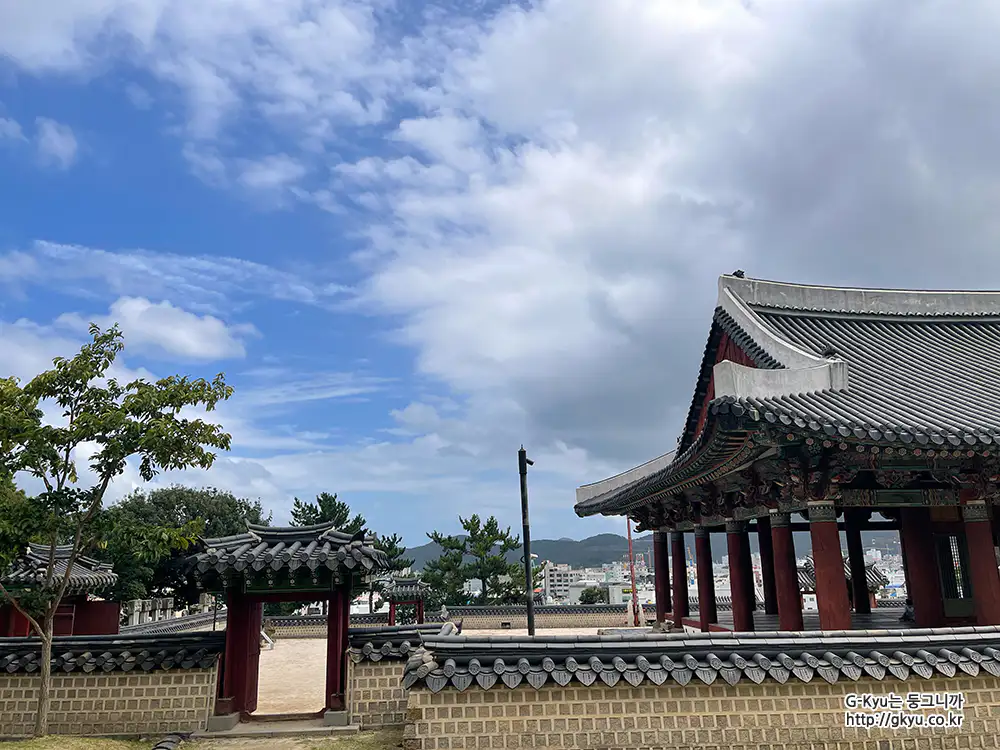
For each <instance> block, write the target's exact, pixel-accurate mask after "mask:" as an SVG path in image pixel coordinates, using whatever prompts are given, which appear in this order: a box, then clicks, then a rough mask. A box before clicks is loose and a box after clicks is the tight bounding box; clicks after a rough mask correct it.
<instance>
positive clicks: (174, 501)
mask: <svg viewBox="0 0 1000 750" xmlns="http://www.w3.org/2000/svg"><path fill="white" fill-rule="evenodd" d="M106 515H107V517H108V524H109V526H110V527H111V528H123V529H127V528H130V527H135V526H139V527H142V526H145V527H152V528H161V529H166V528H181V527H191V528H196V529H197V532H196V533H197V535H200V536H205V537H219V536H230V535H232V534H239V533H242V532H244V531H246V529H247V524H248V523H253V524H264V525H266V524H269V523H270V522H271V515H270V514H269V513H268V514H265V512H264V509H263V507H262V506H261V503H260V501H259V500H249V499H245V498H240V497H236V496H235V495H234V494H233V493H232V492H226V491H223V490H218V489H215V488H210V487H209V488H201V489H196V488H193V487H182V486H178V485H174V486H171V487H164V488H160V489H155V490H151V491H148V492H146V491H143V490H136V491H134V492H132V493H131V494H130V495H128V496H126V497H125V498H123V499H122V500H121V501H120V502H119V503H117V504H115V505H113V506H112V507H110V508H108V510H107V511H106ZM134 550H135V544H134V543H133V542H132V539H131V538H130V537H129V536H128V535H124V534H123V535H120V536H119V537H118V538H117V540H112V541H110V542H109V544H108V545H107V546H106V547H105V549H104V550H102V551H101V552H100V553H99V557H100V558H101V559H103V560H106V561H107V562H110V563H112V564H113V565H114V566H115V572H116V573H118V584H117V587H116V590H115V593H116V595H117V596H118V598H119V601H128V600H129V599H145V598H147V597H160V596H172V597H173V598H174V605H175V606H176V607H177V608H182V607H186V606H189V605H191V604H193V603H195V602H196V601H198V595H199V593H200V592H199V591H198V588H197V587H196V586H195V584H194V582H193V581H192V580H191V578H190V576H189V575H188V574H187V572H186V570H185V559H186V558H187V554H188V553H187V551H186V548H185V547H177V548H174V549H173V550H172V551H170V552H168V553H167V554H165V555H163V556H161V557H159V558H157V559H155V560H149V561H143V560H140V559H139V558H138V557H136V556H135V554H134Z"/></svg>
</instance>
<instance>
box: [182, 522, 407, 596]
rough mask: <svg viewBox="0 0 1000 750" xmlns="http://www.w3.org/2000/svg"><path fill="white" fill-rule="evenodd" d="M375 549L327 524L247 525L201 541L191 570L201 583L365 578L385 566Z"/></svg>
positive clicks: (369, 541)
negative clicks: (243, 529)
mask: <svg viewBox="0 0 1000 750" xmlns="http://www.w3.org/2000/svg"><path fill="white" fill-rule="evenodd" d="M374 545H375V538H374V537H372V536H369V535H367V534H366V533H365V532H363V531H362V532H360V533H358V534H355V535H353V536H352V535H350V534H345V533H343V532H340V531H337V530H336V529H334V528H333V524H330V523H326V524H318V525H316V526H301V527H289V528H282V527H270V526H257V525H255V524H248V527H247V531H246V532H244V533H242V534H235V535H233V536H227V537H218V538H214V539H204V540H202V542H201V543H200V546H199V549H198V551H197V552H196V553H195V554H194V555H192V556H191V558H190V565H191V567H192V569H193V572H194V575H195V577H196V578H198V579H199V580H202V581H204V582H206V583H208V582H209V581H210V580H212V579H213V578H215V579H218V578H219V577H220V576H231V575H236V576H243V577H245V578H252V577H255V576H257V575H262V576H265V577H268V578H276V577H278V574H279V573H280V574H283V575H284V576H285V577H289V576H292V577H294V576H295V575H296V574H297V573H299V572H301V573H304V574H305V575H304V577H310V576H312V577H315V576H316V575H318V573H319V572H322V571H324V570H325V571H331V572H334V573H338V574H340V573H358V574H361V575H368V574H371V573H377V572H379V571H382V570H385V569H386V568H387V567H388V560H387V559H386V557H385V553H384V552H382V551H381V550H379V549H376V548H375V546H374Z"/></svg>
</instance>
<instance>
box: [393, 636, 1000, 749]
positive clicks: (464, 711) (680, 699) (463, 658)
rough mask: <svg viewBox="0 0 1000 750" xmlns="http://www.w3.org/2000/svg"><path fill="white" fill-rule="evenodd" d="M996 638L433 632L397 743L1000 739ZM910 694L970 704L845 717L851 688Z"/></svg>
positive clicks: (413, 670)
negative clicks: (917, 718)
mask: <svg viewBox="0 0 1000 750" xmlns="http://www.w3.org/2000/svg"><path fill="white" fill-rule="evenodd" d="M997 646H1000V628H966V629H944V630H936V631H928V630H921V631H916V630H915V631H880V632H878V633H877V634H876V633H872V634H868V633H865V632H863V631H858V632H856V633H855V632H852V633H847V634H843V633H841V634H828V635H823V634H816V633H813V634H810V633H795V634H788V636H787V637H785V636H784V635H782V636H781V637H774V635H773V634H771V635H769V636H768V637H759V638H758V637H756V636H752V635H751V636H749V637H748V635H747V634H740V637H739V638H734V637H733V636H731V635H725V636H722V635H714V634H699V635H695V636H676V635H658V636H645V637H641V636H633V638H632V639H631V640H630V639H628V638H627V637H625V636H607V637H603V638H595V639H590V640H588V641H587V642H582V641H577V642H576V643H573V642H571V641H570V640H569V639H556V638H554V637H550V638H547V639H546V638H541V639H536V640H535V641H534V643H531V642H528V641H527V639H524V640H519V639H506V640H503V639H487V638H483V637H481V636H480V637H472V636H470V637H467V638H456V637H433V636H430V637H425V638H424V646H423V647H422V648H421V649H419V650H418V651H417V652H415V654H414V655H413V656H412V657H411V658H410V659H409V660H408V662H407V666H406V670H405V674H404V686H406V687H408V688H409V694H408V703H407V713H406V715H407V724H406V729H405V732H404V748H405V749H406V750H442V749H447V750H468V749H470V748H525V747H558V748H565V749H566V750H570V749H572V748H581V749H583V748H587V749H593V750H597V749H598V748H600V750H626V749H628V750H632V749H633V748H637V747H641V748H644V750H667V749H668V748H669V749H671V750H673V749H675V748H680V749H681V750H695V748H707V749H708V750H723V748H741V749H742V750H746V749H748V748H774V750H779V749H780V750H807V749H808V750H815V749H816V748H829V749H831V750H867V749H868V748H877V749H878V750H903V749H904V748H906V749H907V750H921V749H922V748H972V747H996V746H997V744H998V737H997V735H998V732H1000V719H998V717H1000V677H998V675H1000V651H998V650H997ZM911 693H920V694H935V695H938V696H944V695H946V694H953V695H955V694H961V695H962V698H963V700H964V704H963V705H962V706H956V705H953V706H951V707H950V708H949V707H944V706H940V705H939V706H935V707H926V708H919V707H915V708H913V709H907V708H905V707H904V708H903V709H902V711H901V712H897V714H896V715H909V716H914V715H923V716H927V715H929V714H938V715H945V716H947V715H949V712H950V715H951V716H952V717H958V716H960V717H961V725H960V726H950V727H942V728H934V729H931V728H914V727H909V728H903V727H894V728H888V727H887V728H872V729H869V728H859V727H847V726H845V715H847V714H848V713H849V712H848V710H847V704H846V702H845V699H846V698H847V696H849V695H852V694H854V695H864V694H872V695H877V696H884V697H886V698H888V697H889V696H891V695H896V696H899V697H900V700H901V701H905V699H906V698H907V696H908V695H909V694H911ZM904 706H905V704H904ZM868 713H869V714H871V712H870V711H868Z"/></svg>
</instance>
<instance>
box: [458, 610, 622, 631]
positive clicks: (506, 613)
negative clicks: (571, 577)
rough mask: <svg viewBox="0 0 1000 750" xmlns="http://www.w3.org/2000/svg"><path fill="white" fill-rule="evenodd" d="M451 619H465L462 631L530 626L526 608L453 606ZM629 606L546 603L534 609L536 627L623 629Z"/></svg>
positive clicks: (462, 620) (543, 628)
mask: <svg viewBox="0 0 1000 750" xmlns="http://www.w3.org/2000/svg"><path fill="white" fill-rule="evenodd" d="M448 611H449V617H450V619H451V620H454V621H455V622H458V621H459V620H461V622H462V632H468V631H470V630H501V629H502V628H504V627H505V623H509V626H510V628H511V629H512V630H524V629H526V628H527V627H528V614H527V609H526V608H525V607H454V608H449V610H448ZM630 624H631V623H629V621H628V608H627V607H626V606H624V605H621V606H619V605H613V604H605V605H593V606H565V607H562V606H546V607H536V608H535V628H536V629H538V630H549V629H556V628H622V627H628V626H629V625H630Z"/></svg>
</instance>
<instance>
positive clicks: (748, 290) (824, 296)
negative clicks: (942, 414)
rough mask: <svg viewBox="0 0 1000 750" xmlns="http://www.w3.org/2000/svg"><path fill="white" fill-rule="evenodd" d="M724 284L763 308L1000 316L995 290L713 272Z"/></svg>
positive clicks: (998, 295) (999, 298) (721, 287)
mask: <svg viewBox="0 0 1000 750" xmlns="http://www.w3.org/2000/svg"><path fill="white" fill-rule="evenodd" d="M724 289H725V290H728V291H730V292H731V293H732V294H734V295H735V296H737V297H739V298H740V299H741V300H743V302H744V303H745V304H746V305H748V306H760V307H765V308H776V309H792V310H803V311H815V312H840V313H871V314H876V315H938V316H969V315H973V316H979V315H1000V290H958V289H947V290H946V289H942V290H930V289H885V288H878V287H837V286H825V285H814V284H795V283H791V282H785V281H769V280H764V279H750V278H741V277H738V276H732V275H728V274H726V275H722V276H720V277H719V292H720V297H721V293H722V291H723V290H724Z"/></svg>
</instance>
